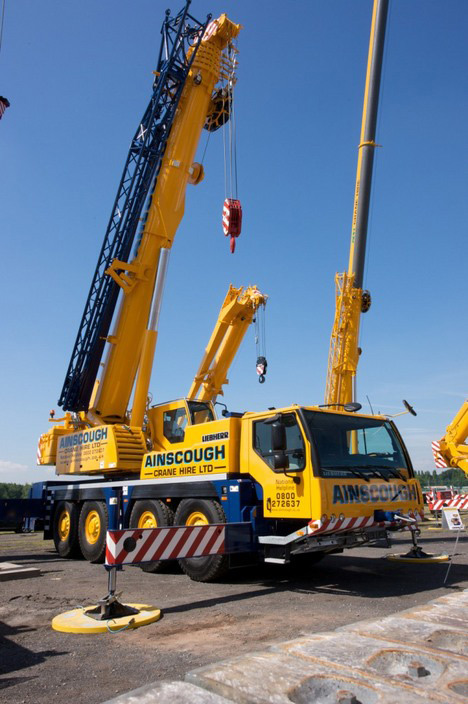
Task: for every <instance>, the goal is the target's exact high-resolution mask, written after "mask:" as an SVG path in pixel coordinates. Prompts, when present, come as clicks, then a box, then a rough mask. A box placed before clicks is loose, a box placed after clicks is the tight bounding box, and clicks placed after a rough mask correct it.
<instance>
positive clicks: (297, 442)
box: [253, 413, 305, 472]
mask: <svg viewBox="0 0 468 704" xmlns="http://www.w3.org/2000/svg"><path fill="white" fill-rule="evenodd" d="M282 422H283V424H284V426H285V428H286V448H285V454H286V456H287V457H288V459H289V467H288V469H289V470H290V471H293V472H294V471H298V470H301V469H304V467H305V447H304V439H303V437H302V433H301V430H300V427H299V424H298V422H297V418H296V416H295V414H294V413H285V414H284V415H283V416H282ZM253 433H254V449H255V451H256V452H257V453H258V454H259V455H260V457H261V458H262V459H263V460H264V461H265V462H266V463H267V465H268V466H269V467H270V468H271V469H273V468H274V451H273V449H272V444H273V443H272V438H271V433H272V428H271V425H270V424H269V423H265V421H262V420H259V421H256V422H255V423H254V424H253Z"/></svg>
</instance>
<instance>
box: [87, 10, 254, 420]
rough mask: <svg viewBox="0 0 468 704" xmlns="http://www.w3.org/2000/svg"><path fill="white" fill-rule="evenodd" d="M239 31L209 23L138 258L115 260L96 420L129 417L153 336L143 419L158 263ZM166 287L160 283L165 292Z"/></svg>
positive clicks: (196, 177) (195, 171)
mask: <svg viewBox="0 0 468 704" xmlns="http://www.w3.org/2000/svg"><path fill="white" fill-rule="evenodd" d="M239 29H240V26H239V25H236V24H233V23H232V22H231V21H230V20H229V19H228V18H227V17H226V16H225V15H222V16H221V17H220V18H219V19H218V20H214V21H213V22H212V23H211V24H210V25H208V28H207V30H206V32H205V34H204V36H203V39H202V41H201V43H200V45H199V47H198V50H197V52H196V55H195V58H194V59H193V62H192V64H191V67H190V70H189V72H188V76H187V79H186V81H185V85H184V88H183V90H182V94H181V97H180V101H179V104H178V108H177V112H176V115H175V118H174V121H173V123H172V127H171V130H170V134H169V137H168V139H167V146H166V150H165V152H164V157H163V159H162V162H161V167H160V170H159V175H158V177H157V181H156V185H155V188H154V191H153V194H152V196H151V199H150V202H149V204H148V208H147V212H146V213H145V215H144V226H143V230H142V233H141V236H140V240H139V243H138V248H137V252H136V254H135V257H134V258H133V259H132V260H131V262H130V263H127V262H115V261H114V262H113V263H112V265H111V267H110V268H109V269H108V270H107V272H106V273H107V274H108V275H109V276H111V277H112V278H113V279H114V281H115V282H116V283H117V284H118V286H119V287H120V288H121V290H122V294H123V296H122V300H121V304H120V309H119V312H118V316H117V320H116V324H115V330H114V333H113V334H112V335H111V336H109V337H107V340H106V341H107V342H108V343H109V344H108V349H107V355H106V359H105V362H104V369H103V371H102V375H101V379H100V382H99V386H98V388H97V393H96V394H95V399H94V402H93V405H92V408H90V409H89V414H88V415H89V417H90V418H91V419H95V418H99V419H101V421H102V422H110V423H113V422H118V421H124V420H125V418H126V412H127V408H128V404H129V399H130V396H131V393H132V388H133V385H134V382H135V376H136V374H137V370H138V367H139V364H140V360H141V355H142V349H143V347H144V343H145V338H147V337H151V338H152V339H151V340H150V342H149V343H148V341H146V343H147V344H146V361H145V365H144V367H145V369H144V370H143V372H142V375H140V376H141V378H140V379H139V394H138V396H139V399H143V401H140V408H139V409H135V413H134V414H132V419H131V422H132V425H133V424H135V423H136V424H140V423H141V420H142V418H143V413H144V403H145V402H146V395H147V391H148V385H149V377H150V375H151V366H152V359H153V354H154V345H155V342H156V339H155V338H156V330H155V322H156V321H157V311H156V312H155V310H154V308H155V306H156V309H157V310H158V309H159V304H160V301H159V302H157V303H156V304H155V306H153V313H155V315H153V313H152V315H151V319H152V320H150V321H149V318H150V309H151V303H152V298H153V292H154V289H155V283H156V276H157V273H158V263H159V261H160V259H161V257H164V259H165V263H167V256H166V255H167V250H170V248H171V247H172V243H173V240H174V236H175V233H176V230H177V227H178V225H179V223H180V220H181V218H182V216H183V213H184V205H185V191H186V187H187V183H188V182H191V183H194V184H196V183H198V182H199V181H200V180H201V178H202V173H203V172H202V169H201V167H200V166H199V165H195V164H193V159H194V157H195V151H196V148H197V144H198V141H199V138H200V134H201V131H202V129H203V126H204V124H205V121H206V119H207V116H208V115H209V114H210V110H211V109H212V104H211V97H212V93H213V89H214V86H215V84H216V83H217V82H218V80H220V79H221V77H222V72H223V67H224V64H223V61H222V51H223V49H224V48H225V47H226V46H227V44H228V43H229V42H230V41H231V40H232V39H234V38H235V37H236V36H237V34H238V32H239ZM191 51H193V49H189V55H190V52H191ZM164 268H165V267H164ZM162 286H163V282H159V285H158V287H157V288H158V289H159V291H162ZM147 326H148V331H147ZM148 357H150V358H151V359H148ZM142 404H143V408H142V407H141V405H142Z"/></svg>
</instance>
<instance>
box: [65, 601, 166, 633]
mask: <svg viewBox="0 0 468 704" xmlns="http://www.w3.org/2000/svg"><path fill="white" fill-rule="evenodd" d="M126 606H131V607H132V608H133V609H137V610H138V613H136V614H131V615H129V616H121V617H119V618H110V619H106V620H105V621H97V620H96V619H94V618H91V617H90V616H87V615H86V611H89V609H93V608H97V607H95V606H85V607H83V608H80V609H73V611H65V613H63V614H59V615H58V616H55V618H54V619H52V628H53V629H54V631H61V632H62V633H106V632H108V631H110V632H111V633H118V632H119V631H124V630H127V629H129V628H140V626H146V625H147V624H148V623H154V622H155V621H159V619H160V618H161V610H160V609H157V608H156V607H155V606H149V605H148V604H126Z"/></svg>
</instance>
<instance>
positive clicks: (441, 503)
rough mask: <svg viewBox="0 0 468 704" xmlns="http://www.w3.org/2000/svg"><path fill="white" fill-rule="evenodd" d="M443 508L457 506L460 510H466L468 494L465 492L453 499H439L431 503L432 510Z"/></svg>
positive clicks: (430, 508)
mask: <svg viewBox="0 0 468 704" xmlns="http://www.w3.org/2000/svg"><path fill="white" fill-rule="evenodd" d="M443 508H456V509H458V510H459V511H462V510H463V511H465V510H466V509H468V496H467V495H466V494H463V495H462V496H456V497H455V498H453V499H438V500H437V501H433V502H432V503H429V510H430V511H441V510H442V509H443Z"/></svg>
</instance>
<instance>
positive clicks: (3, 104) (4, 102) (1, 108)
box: [0, 95, 10, 120]
mask: <svg viewBox="0 0 468 704" xmlns="http://www.w3.org/2000/svg"><path fill="white" fill-rule="evenodd" d="M9 107H10V101H9V100H8V98H4V97H3V95H0V120H1V119H2V117H3V113H4V112H5V110H6V109H7V108H9Z"/></svg>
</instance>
